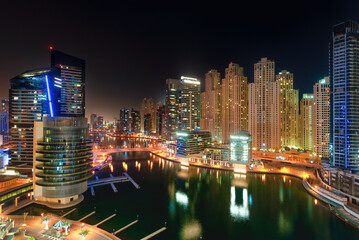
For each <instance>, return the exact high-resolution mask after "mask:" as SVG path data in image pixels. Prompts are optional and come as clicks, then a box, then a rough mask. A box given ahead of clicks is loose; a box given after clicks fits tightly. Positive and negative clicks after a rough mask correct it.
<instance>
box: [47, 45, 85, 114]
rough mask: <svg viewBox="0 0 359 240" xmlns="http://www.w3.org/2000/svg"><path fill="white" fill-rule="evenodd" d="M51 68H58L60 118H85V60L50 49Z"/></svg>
mask: <svg viewBox="0 0 359 240" xmlns="http://www.w3.org/2000/svg"><path fill="white" fill-rule="evenodd" d="M51 67H60V69H61V77H60V79H59V81H60V82H61V83H62V88H61V99H60V101H61V106H60V114H61V116H70V117H84V116H85V60H82V59H80V58H77V57H74V56H71V55H68V54H66V53H63V52H60V51H57V50H54V49H52V48H51Z"/></svg>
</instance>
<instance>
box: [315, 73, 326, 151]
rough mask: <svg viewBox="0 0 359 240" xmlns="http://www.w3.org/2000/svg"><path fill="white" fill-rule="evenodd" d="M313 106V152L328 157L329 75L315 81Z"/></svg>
mask: <svg viewBox="0 0 359 240" xmlns="http://www.w3.org/2000/svg"><path fill="white" fill-rule="evenodd" d="M313 93H314V106H313V112H314V114H313V117H314V119H313V121H314V123H313V127H314V131H313V138H314V152H315V153H316V154H317V155H319V157H329V155H330V147H329V143H330V141H329V140H330V139H329V138H330V84H329V77H325V78H323V79H321V80H319V82H317V83H316V84H315V85H314V87H313Z"/></svg>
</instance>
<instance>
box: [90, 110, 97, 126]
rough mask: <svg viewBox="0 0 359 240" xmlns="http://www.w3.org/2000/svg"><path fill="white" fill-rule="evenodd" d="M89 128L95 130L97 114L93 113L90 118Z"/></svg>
mask: <svg viewBox="0 0 359 240" xmlns="http://www.w3.org/2000/svg"><path fill="white" fill-rule="evenodd" d="M90 127H91V128H92V129H96V128H97V114H96V113H93V114H91V116H90Z"/></svg>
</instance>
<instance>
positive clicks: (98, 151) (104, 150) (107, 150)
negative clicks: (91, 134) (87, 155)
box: [92, 148, 160, 154]
mask: <svg viewBox="0 0 359 240" xmlns="http://www.w3.org/2000/svg"><path fill="white" fill-rule="evenodd" d="M159 149H160V148H101V149H93V150H92V152H93V153H96V154H106V153H117V152H150V151H154V150H159Z"/></svg>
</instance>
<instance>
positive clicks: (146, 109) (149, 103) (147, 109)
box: [141, 98, 156, 133]
mask: <svg viewBox="0 0 359 240" xmlns="http://www.w3.org/2000/svg"><path fill="white" fill-rule="evenodd" d="M147 114H149V116H146V115H147ZM145 116H146V117H145ZM149 119H151V123H148V121H149ZM145 121H146V126H145ZM149 126H150V128H151V129H149ZM145 128H146V130H145ZM141 132H146V133H155V132H156V104H155V102H154V101H153V99H152V98H148V99H147V98H144V99H143V100H142V105H141Z"/></svg>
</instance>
